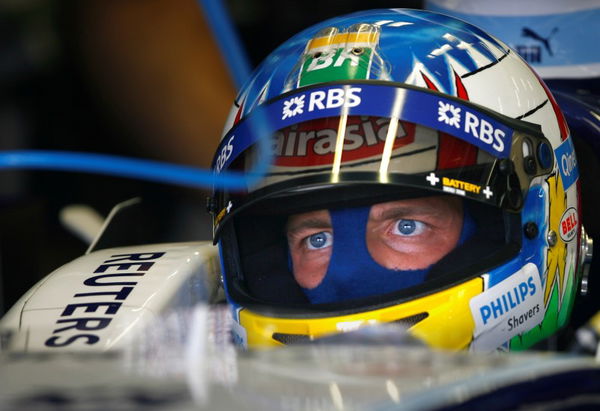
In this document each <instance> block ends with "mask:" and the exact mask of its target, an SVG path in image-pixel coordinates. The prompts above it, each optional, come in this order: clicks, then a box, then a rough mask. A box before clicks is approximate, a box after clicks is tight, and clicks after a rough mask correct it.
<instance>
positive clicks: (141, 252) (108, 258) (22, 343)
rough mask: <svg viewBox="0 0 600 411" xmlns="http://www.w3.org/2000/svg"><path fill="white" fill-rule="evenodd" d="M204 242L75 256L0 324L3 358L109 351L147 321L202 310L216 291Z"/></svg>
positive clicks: (210, 249)
mask: <svg viewBox="0 0 600 411" xmlns="http://www.w3.org/2000/svg"><path fill="white" fill-rule="evenodd" d="M218 266H219V264H218V252H217V249H216V247H214V246H212V245H211V244H209V243H178V244H153V245H143V246H135V247H123V248H113V249H107V250H100V251H96V252H93V253H90V254H87V255H85V256H82V257H80V258H78V259H76V260H74V261H72V262H70V263H68V264H66V265H64V266H63V267H61V268H59V269H58V270H56V271H54V272H53V273H51V274H49V275H48V276H47V277H45V278H44V279H43V280H41V281H40V282H39V283H38V284H36V285H35V286H34V287H33V288H32V289H31V290H30V291H29V292H28V293H26V294H25V295H24V296H23V297H22V298H21V300H19V301H18V302H17V303H16V304H15V305H14V306H13V307H12V309H11V310H10V311H9V312H8V313H7V314H6V315H5V316H4V318H3V319H2V321H1V322H0V332H1V333H2V336H3V340H4V341H5V342H6V341H7V342H8V343H7V344H6V343H5V344H6V347H3V348H4V349H8V350H9V351H11V352H38V351H50V352H61V351H81V350H86V351H111V350H119V349H122V348H124V347H126V346H127V344H128V343H129V342H131V339H132V338H133V337H135V336H136V335H138V334H139V333H140V332H141V331H142V330H143V329H144V327H145V326H146V325H148V324H149V323H150V322H152V321H153V320H156V319H157V318H160V317H161V316H164V315H167V314H169V313H170V312H172V311H173V310H177V309H185V308H190V307H192V306H194V305H196V304H198V303H208V302H209V301H210V300H211V299H212V298H214V293H215V290H216V289H217V287H218V279H219V278H220V277H219V273H218Z"/></svg>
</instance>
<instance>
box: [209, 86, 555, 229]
mask: <svg viewBox="0 0 600 411" xmlns="http://www.w3.org/2000/svg"><path fill="white" fill-rule="evenodd" d="M259 130H260V132H259ZM260 137H267V138H270V139H271V140H270V141H269V144H270V147H271V151H272V158H271V159H270V161H271V166H270V168H269V170H268V172H267V174H266V175H265V176H264V178H263V179H262V180H261V181H260V183H258V184H257V185H255V186H253V187H248V189H247V190H245V191H241V192H235V193H230V192H225V191H217V192H216V193H215V211H217V213H216V218H215V232H218V229H219V226H220V225H221V224H222V223H223V222H224V220H226V219H227V218H228V217H230V216H231V215H232V214H233V213H234V212H236V211H239V210H240V209H242V208H244V207H246V206H247V205H249V204H252V203H255V202H256V201H258V200H261V199H266V198H271V197H273V196H281V195H286V193H287V194H292V193H300V192H305V193H306V192H309V191H311V190H316V189H322V188H331V187H332V186H335V185H337V186H340V187H342V186H348V185H352V184H361V185H364V184H374V185H378V186H387V187H388V188H389V187H392V186H393V187H409V188H413V189H419V190H427V191H433V192H439V193H444V194H453V195H458V196H462V197H465V198H468V199H473V200H477V201H480V202H483V203H486V204H489V205H493V206H496V207H502V208H505V209H509V210H513V211H518V210H519V209H520V208H521V207H522V204H523V199H524V195H525V193H526V190H527V189H528V187H529V185H530V183H531V180H532V179H533V178H534V177H535V176H538V175H542V174H543V173H546V172H548V171H549V170H550V168H551V167H552V165H553V157H552V150H551V148H550V144H549V142H548V141H547V140H546V139H545V137H544V136H543V135H542V134H541V132H540V131H539V128H537V127H536V126H533V125H531V124H529V123H525V122H523V121H518V120H514V119H510V118H507V117H504V116H501V115H499V114H497V113H494V112H491V111H489V110H486V109H484V108H482V107H479V106H477V105H475V104H472V103H469V102H468V101H465V100H460V99H457V98H452V97H448V96H446V95H442V94H440V93H437V92H433V91H429V90H425V89H421V88H417V87H411V86H407V85H390V83H385V84H383V83H377V82H369V83H365V82H346V83H344V84H339V83H330V84H328V85H325V86H323V85H321V86H319V87H306V88H303V89H299V90H295V91H294V92H293V93H288V94H285V95H283V96H281V97H279V98H278V99H276V100H274V101H272V102H269V103H267V104H264V105H262V106H258V107H257V108H256V109H255V110H254V111H253V112H252V113H251V114H250V115H249V116H247V118H245V119H243V120H242V121H240V122H239V123H238V124H237V125H236V126H235V127H234V128H233V129H232V130H231V131H230V132H229V133H228V134H227V135H226V136H225V137H224V138H223V140H222V143H221V146H220V148H219V150H218V151H217V156H216V157H215V160H214V162H213V168H214V170H215V173H220V172H221V171H222V170H235V171H243V172H247V171H249V170H252V169H254V167H256V164H257V162H261V161H265V159H264V158H262V156H261V154H260V150H259V146H260V145H259V144H258V141H259V138H260Z"/></svg>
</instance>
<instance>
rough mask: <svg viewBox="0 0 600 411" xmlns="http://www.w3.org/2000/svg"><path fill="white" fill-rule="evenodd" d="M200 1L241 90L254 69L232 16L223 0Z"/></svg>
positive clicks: (232, 75) (236, 84) (230, 70)
mask: <svg viewBox="0 0 600 411" xmlns="http://www.w3.org/2000/svg"><path fill="white" fill-rule="evenodd" d="M198 3H199V5H200V7H201V8H202V12H203V14H204V18H205V19H206V22H207V23H208V25H209V27H210V28H211V30H212V32H213V36H214V40H215V42H216V43H217V45H218V47H219V49H220V50H221V54H222V55H223V58H224V59H225V63H226V65H227V67H228V68H229V72H230V74H231V77H232V78H233V81H234V83H235V87H236V89H237V90H239V89H240V88H241V87H242V86H243V85H244V83H245V82H246V80H248V79H249V78H250V73H251V72H252V69H251V65H250V63H249V61H248V57H247V55H246V52H245V51H244V48H243V46H242V43H241V42H240V40H239V37H238V35H237V33H236V31H235V28H234V27H233V24H232V23H231V18H230V17H229V15H228V13H227V11H226V10H225V7H224V6H223V2H222V1H221V0H198Z"/></svg>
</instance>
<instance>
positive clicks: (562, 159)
mask: <svg viewBox="0 0 600 411" xmlns="http://www.w3.org/2000/svg"><path fill="white" fill-rule="evenodd" d="M555 152H556V161H558V169H559V171H560V176H561V177H562V180H563V187H564V188H565V191H567V190H568V189H569V187H571V186H572V185H573V183H574V182H575V181H577V179H578V178H579V168H578V167H577V158H576V157H575V147H574V146H573V140H572V139H571V137H569V138H567V139H566V140H565V141H563V142H562V143H561V145H560V146H558V148H557V149H556V150H555Z"/></svg>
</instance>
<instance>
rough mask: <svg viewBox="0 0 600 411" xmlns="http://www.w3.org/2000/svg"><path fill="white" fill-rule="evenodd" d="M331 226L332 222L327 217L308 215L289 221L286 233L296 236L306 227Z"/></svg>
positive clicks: (324, 227)
mask: <svg viewBox="0 0 600 411" xmlns="http://www.w3.org/2000/svg"><path fill="white" fill-rule="evenodd" d="M327 228H331V222H330V221H329V219H327V218H319V217H308V218H304V219H298V220H296V221H292V222H291V223H290V222H288V224H287V225H286V233H287V235H288V236H294V234H297V233H298V232H299V231H302V230H306V229H327Z"/></svg>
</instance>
